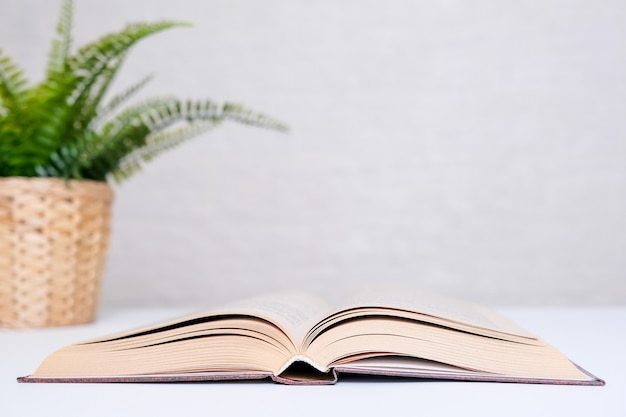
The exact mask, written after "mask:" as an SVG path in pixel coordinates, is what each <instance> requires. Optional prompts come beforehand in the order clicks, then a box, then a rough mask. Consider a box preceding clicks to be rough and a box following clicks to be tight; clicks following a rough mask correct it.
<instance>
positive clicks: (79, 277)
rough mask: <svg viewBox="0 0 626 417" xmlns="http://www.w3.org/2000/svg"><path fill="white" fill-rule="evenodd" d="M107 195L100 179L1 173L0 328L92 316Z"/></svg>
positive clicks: (105, 239) (106, 226) (104, 245)
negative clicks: (24, 175) (89, 179)
mask: <svg viewBox="0 0 626 417" xmlns="http://www.w3.org/2000/svg"><path fill="white" fill-rule="evenodd" d="M112 200H113V192H112V190H111V188H110V187H109V186H108V185H107V184H106V183H102V182H95V181H71V182H69V183H68V184H66V183H65V182H64V181H63V180H61V179H55V178H18V177H13V178H0V327H44V326H62V325H71V324H80V323H87V322H90V321H93V320H94V318H95V314H96V309H97V305H98V299H99V293H100V281H101V278H102V273H103V270H104V264H105V259H106V254H107V250H108V244H109V235H110V219H111V203H112Z"/></svg>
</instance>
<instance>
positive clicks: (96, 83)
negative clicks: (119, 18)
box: [0, 0, 286, 182]
mask: <svg viewBox="0 0 626 417" xmlns="http://www.w3.org/2000/svg"><path fill="white" fill-rule="evenodd" d="M72 15H73V3H72V1H71V0H64V1H63V3H62V6H61V13H60V18H59V21H58V24H57V29H56V31H57V36H56V38H55V39H54V40H53V43H52V48H51V52H50V55H49V60H48V64H47V68H46V74H45V79H44V80H43V81H42V82H40V83H39V84H36V85H34V86H29V85H28V82H27V80H26V78H25V76H24V72H23V70H21V69H20V68H19V67H18V66H17V65H16V64H15V63H14V62H13V61H12V60H11V59H10V58H9V57H7V56H6V55H4V54H3V52H2V50H1V49H0V177H9V176H20V177H58V178H64V179H65V180H70V179H91V180H97V181H106V180H107V179H108V178H110V177H112V178H113V179H114V180H116V181H118V182H119V181H121V180H123V179H125V178H127V177H128V176H129V175H131V174H132V173H134V172H136V171H137V170H138V169H139V168H140V167H141V165H142V164H143V163H144V162H146V161H149V160H151V159H152V158H154V157H155V156H156V155H158V154H160V153H162V152H163V151H165V150H168V149H170V148H172V147H174V146H176V145H178V144H180V143H182V142H184V141H185V140H187V139H189V138H191V137H193V136H196V135H198V134H200V133H202V132H204V131H206V130H208V129H210V128H211V127H214V126H216V125H218V124H220V123H221V122H223V121H225V120H232V121H235V122H239V123H243V124H247V125H253V126H258V127H265V128H272V129H277V130H285V129H286V127H285V126H284V125H283V124H282V123H280V122H279V121H277V120H275V119H272V118H270V117H268V116H265V115H263V114H260V113H257V112H253V111H251V110H248V109H246V108H244V107H242V106H239V105H235V104H230V103H225V104H217V103H215V102H213V101H210V100H206V101H182V100H179V99H177V98H171V97H159V98H153V99H148V100H144V101H142V102H140V103H136V104H133V105H130V106H129V107H127V108H125V109H123V110H120V109H119V108H120V106H121V105H122V104H123V103H124V102H126V100H127V99H129V98H130V97H131V96H133V95H134V94H135V93H137V91H139V90H140V89H141V88H142V87H143V86H144V85H145V84H146V83H147V82H148V81H149V79H150V78H149V77H147V78H145V79H143V80H140V81H139V82H137V83H136V84H134V85H132V86H131V87H129V88H128V89H126V90H125V91H123V92H121V93H120V94H118V95H116V96H114V97H113V98H112V99H110V101H108V103H105V104H103V103H102V101H103V97H104V95H105V93H107V91H108V90H109V87H110V85H111V82H112V81H113V79H114V77H115V75H116V74H117V72H118V70H119V69H120V66H121V65H122V63H123V62H124V58H125V57H126V55H127V53H128V51H129V49H130V48H131V47H132V46H133V45H135V44H136V43H137V42H139V41H140V40H142V39H144V38H146V37H148V36H150V35H153V34H156V33H158V32H161V31H164V30H167V29H170V28H174V27H178V26H188V25H187V24H185V23H179V22H168V21H166V22H156V23H136V24H129V25H127V26H126V27H125V28H124V29H123V30H121V31H120V32H117V33H113V34H110V35H107V36H104V37H102V38H101V39H99V40H97V41H95V42H93V43H90V44H88V45H86V46H84V47H83V48H80V49H79V50H78V51H76V52H75V53H72V52H71V50H72V37H71V28H72Z"/></svg>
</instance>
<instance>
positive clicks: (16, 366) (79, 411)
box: [0, 307, 626, 417]
mask: <svg viewBox="0 0 626 417" xmlns="http://www.w3.org/2000/svg"><path fill="white" fill-rule="evenodd" d="M499 310H500V311H502V312H503V313H504V314H505V315H507V316H509V317H510V318H512V319H513V320H515V321H517V322H518V323H519V324H521V325H522V326H524V327H526V328H527V329H528V330H530V331H531V332H533V333H535V334H537V335H538V336H540V337H542V338H543V339H544V340H546V341H547V342H549V343H551V344H553V345H555V346H556V347H558V348H559V349H560V350H562V351H563V352H564V353H565V354H566V355H568V356H569V357H570V358H571V359H572V360H574V361H575V362H577V363H578V364H579V365H581V366H583V367H584V368H586V369H588V370H589V371H590V372H592V373H594V374H596V375H597V376H599V377H600V378H603V379H605V380H606V382H607V385H606V386H604V387H577V386H548V385H521V384H496V383H476V382H429V381H416V380H413V381H411V380H407V381H398V380H389V381H385V380H380V379H376V380H374V381H372V380H367V379H365V378H364V379H360V380H349V381H343V382H341V381H340V382H339V383H338V384H337V385H335V386H283V385H278V384H273V383H271V382H226V383H223V382H220V383H199V384H18V383H17V382H16V381H15V378H16V377H17V376H22V375H27V374H29V373H31V372H32V371H33V370H34V369H35V368H36V367H37V366H38V365H39V363H40V361H41V360H42V359H43V358H44V357H45V356H46V355H47V354H48V353H50V352H52V351H53V350H55V349H57V348H59V347H61V346H64V345H67V344H70V343H73V342H76V341H79V340H83V339H88V338H91V337H95V336H101V335H104V334H109V333H115V332H117V331H120V330H126V329H129V328H135V327H138V326H141V325H144V324H152V323H155V322H158V321H161V320H165V319H169V318H174V317H177V316H180V315H184V314H186V313H188V312H187V311H181V310H172V309H169V310H167V309H159V310H106V311H103V312H101V314H100V318H99V319H98V321H97V322H96V323H95V324H91V325H85V326H76V327H69V328H59V329H44V330H19V331H16V330H0V353H1V356H0V416H2V417H18V416H90V417H96V416H144V415H145V416H148V415H149V416H172V417H175V416H184V415H194V416H196V415H214V416H227V415H238V416H253V415H254V416H259V415H261V416H262V415H270V414H272V415H290V416H320V417H321V416H328V415H339V414H342V415H346V416H348V415H350V416H352V415H357V416H369V415H372V416H374V415H376V416H395V415H415V416H417V415H420V416H431V415H449V416H499V417H501V416H525V417H531V416H551V415H552V416H557V415H558V416H590V415H600V416H602V417H606V416H626V359H625V354H626V307H619V308H618V307H613V308H501V309H499Z"/></svg>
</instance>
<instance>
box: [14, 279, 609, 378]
mask: <svg viewBox="0 0 626 417" xmlns="http://www.w3.org/2000/svg"><path fill="white" fill-rule="evenodd" d="M341 374H369V375H388V376H396V377H414V378H429V379H432V378H434V379H451V380H466V381H494V382H524V383H549V384H572V385H603V384H604V381H602V380H600V379H598V378H596V377H595V376H593V375H591V374H589V373H588V372H586V371H585V370H583V369H581V368H579V367H578V366H577V365H575V364H574V363H572V362H571V361H570V360H569V359H567V358H566V357H565V356H564V355H563V354H562V353H561V352H559V351H558V350H557V349H556V348H554V347H552V346H550V345H548V344H547V343H545V342H543V341H542V340H540V339H539V338H537V337H535V336H533V335H532V334H531V333H529V332H527V331H526V330H524V329H522V328H521V327H520V326H518V325H517V324H515V323H513V322H511V321H510V320H508V319H506V318H505V317H503V316H501V315H500V314H498V313H497V312H495V311H493V310H490V309H488V308H486V307H483V306H479V305H475V304H471V303H467V302H462V301H457V300H452V299H449V298H445V297H442V296H439V295H434V294H427V293H423V292H417V291H409V290H406V289H402V290H399V289H389V288H379V289H376V290H370V291H365V292H362V293H361V294H357V295H355V296H354V297H353V298H352V299H351V300H348V301H347V302H346V303H344V304H343V305H342V306H341V307H339V308H335V309H332V308H331V307H330V306H329V305H328V304H326V303H325V302H323V301H322V300H319V299H317V298H316V297H313V296H311V295H308V294H306V293H302V292H283V293H278V294H270V295H267V296H262V297H257V298H254V299H250V300H246V301H243V302H240V303H237V304H234V305H231V306H228V307H225V308H221V309H219V310H215V311H212V312H208V313H204V314H198V315H194V316H189V317H184V318H181V319H179V320H174V321H170V322H167V323H162V324H159V325H156V326H151V327H146V328H142V329H139V330H134V331H129V332H125V333H120V334H116V335H112V336H107V337H102V338H98V339H92V340H87V341H84V342H80V343H76V344H73V345H70V346H67V347H64V348H62V349H60V350H58V351H57V352H54V353H52V354H51V355H50V356H48V357H47V358H46V359H45V360H44V361H43V363H42V364H41V365H40V366H39V368H38V369H37V370H36V371H35V372H34V373H33V374H32V375H30V376H27V377H22V378H18V380H19V381H20V382H125V381H128V382H150V381H154V382H168V381H211V380H237V379H262V378H271V379H273V380H274V381H276V382H281V383H289V384H332V383H335V382H336V381H337V378H338V375H341Z"/></svg>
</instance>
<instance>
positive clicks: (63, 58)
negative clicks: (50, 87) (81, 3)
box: [46, 0, 74, 78]
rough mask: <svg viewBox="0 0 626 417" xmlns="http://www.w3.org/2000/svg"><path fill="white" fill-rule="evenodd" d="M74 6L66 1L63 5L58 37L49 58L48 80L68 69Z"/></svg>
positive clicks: (53, 42) (58, 23)
mask: <svg viewBox="0 0 626 417" xmlns="http://www.w3.org/2000/svg"><path fill="white" fill-rule="evenodd" d="M73 11H74V4H73V2H72V0H64V1H63V3H62V4H61V14H60V15H59V21H58V22H57V27H56V31H57V37H56V38H55V39H53V40H52V48H51V49H50V54H49V56H48V67H47V69H46V75H47V76H48V78H51V77H54V76H56V75H57V74H63V73H64V72H65V70H66V67H67V62H68V58H69V56H70V48H71V46H72V16H73Z"/></svg>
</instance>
